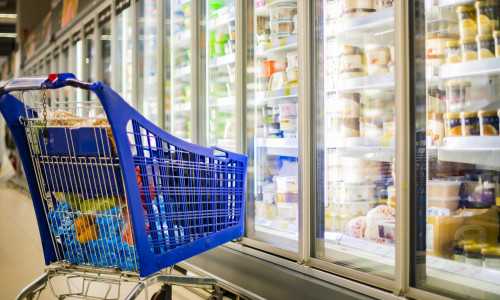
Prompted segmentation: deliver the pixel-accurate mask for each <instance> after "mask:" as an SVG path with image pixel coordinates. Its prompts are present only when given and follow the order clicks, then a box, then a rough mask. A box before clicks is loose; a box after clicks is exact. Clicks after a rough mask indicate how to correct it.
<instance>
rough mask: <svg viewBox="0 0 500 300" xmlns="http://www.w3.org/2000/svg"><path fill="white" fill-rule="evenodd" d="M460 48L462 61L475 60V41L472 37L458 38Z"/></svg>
mask: <svg viewBox="0 0 500 300" xmlns="http://www.w3.org/2000/svg"><path fill="white" fill-rule="evenodd" d="M460 46H461V49H462V61H464V62H465V61H472V60H477V57H478V55H477V42H476V39H474V38H466V39H462V40H460Z"/></svg>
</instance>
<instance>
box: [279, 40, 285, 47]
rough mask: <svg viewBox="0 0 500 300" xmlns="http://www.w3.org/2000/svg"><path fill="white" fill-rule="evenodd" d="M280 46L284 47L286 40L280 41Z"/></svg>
mask: <svg viewBox="0 0 500 300" xmlns="http://www.w3.org/2000/svg"><path fill="white" fill-rule="evenodd" d="M280 46H286V38H281V39H280Z"/></svg>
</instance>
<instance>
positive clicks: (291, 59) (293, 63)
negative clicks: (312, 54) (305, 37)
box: [286, 51, 299, 69]
mask: <svg viewBox="0 0 500 300" xmlns="http://www.w3.org/2000/svg"><path fill="white" fill-rule="evenodd" d="M286 61H287V63H288V68H291V69H292V68H298V67H299V53H298V52H297V51H293V52H289V53H287V55H286Z"/></svg>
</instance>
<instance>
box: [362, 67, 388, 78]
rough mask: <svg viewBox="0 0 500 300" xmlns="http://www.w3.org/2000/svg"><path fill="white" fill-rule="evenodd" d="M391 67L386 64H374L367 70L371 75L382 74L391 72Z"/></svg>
mask: <svg viewBox="0 0 500 300" xmlns="http://www.w3.org/2000/svg"><path fill="white" fill-rule="evenodd" d="M389 71H390V70H389V67H388V66H384V65H373V66H368V67H367V72H368V75H369V76H373V75H380V74H385V73H389Z"/></svg>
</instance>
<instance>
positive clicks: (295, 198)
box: [278, 193, 299, 203]
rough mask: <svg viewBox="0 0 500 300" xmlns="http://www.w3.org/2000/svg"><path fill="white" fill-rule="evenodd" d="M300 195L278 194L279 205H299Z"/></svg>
mask: <svg viewBox="0 0 500 300" xmlns="http://www.w3.org/2000/svg"><path fill="white" fill-rule="evenodd" d="M298 202H299V194H298V193H278V203H298Z"/></svg>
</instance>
